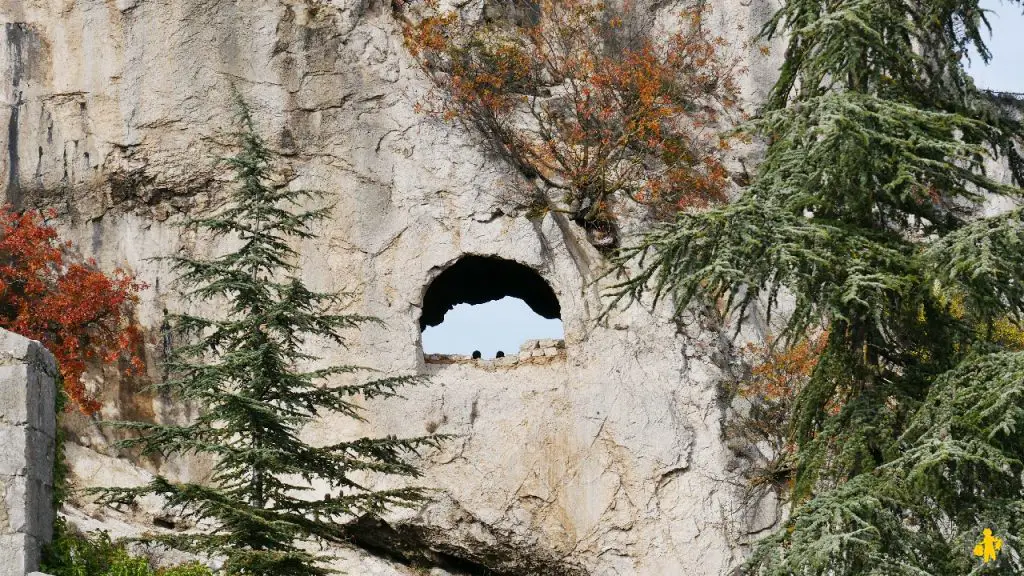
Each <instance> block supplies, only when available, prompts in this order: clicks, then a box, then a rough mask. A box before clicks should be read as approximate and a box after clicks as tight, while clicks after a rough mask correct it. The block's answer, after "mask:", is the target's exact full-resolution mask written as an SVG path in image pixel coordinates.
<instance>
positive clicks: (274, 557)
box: [100, 102, 439, 576]
mask: <svg viewBox="0 0 1024 576" xmlns="http://www.w3.org/2000/svg"><path fill="white" fill-rule="evenodd" d="M239 106H240V110H241V114H240V116H241V117H240V125H241V131H240V133H239V134H238V138H239V142H240V146H241V151H240V152H239V153H238V154H237V155H236V156H234V157H231V158H228V159H226V163H227V165H228V166H230V167H231V168H232V169H233V170H234V171H235V173H236V186H235V187H234V190H233V192H232V194H231V196H230V200H229V203H228V205H227V207H225V208H224V209H223V210H221V211H220V212H219V213H217V214H216V215H213V216H209V217H205V218H197V219H194V220H192V221H190V222H189V223H188V226H189V227H190V228H191V229H194V230H197V231H200V232H206V233H209V234H211V235H212V236H213V237H215V238H223V239H226V240H236V241H237V242H238V248H237V249H235V250H234V251H232V252H229V253H227V254H224V255H223V256H219V257H215V258H211V259H193V258H189V257H184V256H182V257H174V258H171V261H172V262H173V265H174V268H175V269H176V270H177V271H178V273H179V282H180V283H181V284H182V285H183V286H184V287H185V288H186V289H187V291H186V297H187V298H189V299H191V300H192V301H194V302H215V303H217V304H218V310H220V311H221V313H220V314H218V315H217V316H199V315H191V314H181V315H177V316H174V318H173V324H174V325H175V326H176V327H177V328H178V329H179V330H180V331H181V332H182V333H183V335H184V336H183V338H182V339H183V340H186V341H188V342H190V343H187V344H184V345H181V346H179V347H177V348H176V349H174V350H173V353H172V355H171V358H170V359H169V360H168V369H169V378H168V379H167V380H166V381H164V382H162V383H161V384H159V386H158V388H159V389H160V390H161V391H164V392H166V393H169V394H170V395H171V396H172V397H173V398H176V399H177V400H179V401H182V402H191V403H195V404H198V405H199V406H201V407H202V414H201V415H200V416H199V417H198V418H197V419H196V420H195V421H194V422H191V423H189V424H185V425H162V424H148V423H125V422H122V423H116V424H115V425H116V426H119V427H121V428H127V429H131V430H134V431H136V432H137V433H138V434H139V435H140V436H139V437H138V438H132V439H129V440H126V441H123V442H121V443H120V446H121V447H123V448H132V449H138V450H140V451H141V452H142V453H143V454H161V455H169V454H180V455H184V454H201V455H206V456H210V457H213V458H214V459H215V461H216V465H215V467H214V470H213V474H212V478H211V481H210V482H209V483H208V484H197V483H176V482H172V481H171V480H168V479H167V478H164V477H163V476H157V477H156V478H155V479H154V480H153V481H152V482H150V483H149V484H148V485H146V486H142V487H138V488H128V489H119V488H108V489H104V490H102V491H100V492H101V494H102V497H101V501H103V502H106V503H108V504H114V505H116V504H121V503H127V502H130V501H132V500H134V499H135V498H137V497H139V496H142V495H146V494H156V495H158V496H161V497H163V498H164V499H166V502H167V505H168V506H169V507H170V508H171V509H176V510H178V511H180V512H181V513H182V515H183V516H184V517H186V518H190V519H193V520H195V521H196V522H197V525H198V526H199V527H200V528H199V532H196V533H176V534H162V535H151V536H148V537H147V538H146V539H147V540H148V541H152V542H157V543H160V544H164V545H167V546H169V547H171V548H175V549H179V550H183V551H187V552H191V553H195V554H199V555H201V556H207V557H217V558H220V559H222V560H223V565H222V568H221V569H220V570H219V572H218V573H221V574H226V575H243V574H244V575H259V576H314V575H323V574H328V573H330V572H332V571H331V570H329V569H327V568H325V567H324V560H325V559H324V557H323V556H321V555H319V554H316V553H315V552H314V551H312V549H311V548H310V547H309V546H308V545H307V544H309V543H310V541H321V542H323V541H332V540H338V539H341V538H342V537H343V535H342V533H341V525H342V524H343V523H344V522H346V521H348V520H350V519H352V518H353V517H354V516H358V515H364V514H378V513H381V512H384V511H385V510H387V509H389V508H390V507H393V506H408V505H412V504H414V503H417V502H419V501H421V500H422V499H423V498H424V491H423V490H422V489H419V488H412V487H405V488H393V489H386V490H379V491H374V490H372V489H370V488H368V487H367V486H366V485H365V484H364V482H365V481H366V477H367V476H375V475H398V476H407V477H414V476H417V475H418V470H417V468H416V467H414V466H413V465H412V464H410V463H408V462H407V461H406V456H408V455H409V454H410V453H413V452H414V451H415V450H416V449H418V448H420V447H427V446H436V445H437V443H438V442H439V437H436V436H430V437H422V438H412V439H398V438H394V437H388V438H382V439H375V438H361V439H356V440H352V441H346V442H338V443H334V444H330V445H327V446H312V445H310V444H308V443H306V442H304V441H303V440H302V438H301V437H300V432H301V429H302V427H303V426H304V425H305V424H307V423H309V422H311V421H312V420H314V419H315V418H317V417H318V416H319V415H321V414H322V413H325V412H335V413H340V414H343V415H346V416H348V417H351V418H354V419H360V418H361V417H360V411H359V409H358V407H357V406H356V405H355V404H354V403H353V399H354V397H356V396H362V397H364V398H374V397H388V396H392V395H394V394H395V390H396V389H397V388H399V387H401V386H404V385H408V384H414V383H417V382H418V381H419V378H418V377H415V376H393V377H380V378H376V379H372V380H369V381H367V382H364V383H357V384H346V385H341V384H339V383H337V382H333V381H331V380H333V379H334V377H351V376H353V375H355V374H357V373H360V372H363V371H364V369H362V368H358V367H356V366H332V367H326V368H317V369H303V368H302V367H301V366H303V365H308V364H310V363H312V362H314V361H316V360H317V358H316V357H315V356H313V355H311V354H310V353H308V352H306V351H304V350H305V346H304V345H305V344H306V343H307V341H308V339H309V338H311V337H315V338H317V339H318V340H319V341H324V342H332V343H334V344H336V345H338V346H343V345H344V339H343V336H342V333H343V331H346V330H351V329H355V328H357V327H359V326H360V325H362V324H365V323H367V322H373V321H374V320H373V319H372V318H367V317H363V316H357V315H350V314H340V313H338V312H337V310H338V308H339V306H340V305H341V304H342V303H343V302H342V301H343V298H342V296H341V295H339V294H336V293H323V292H316V291H313V290H310V289H309V288H307V287H306V286H305V285H304V284H303V282H302V281H301V279H300V278H299V275H298V269H297V268H296V266H295V264H293V263H292V262H294V260H295V259H296V258H297V256H298V255H297V254H296V252H295V251H294V250H293V248H291V246H290V244H289V243H290V242H292V241H297V240H304V239H310V238H313V237H314V234H313V232H312V226H313V225H314V224H315V223H317V222H318V221H320V220H323V219H324V218H326V217H327V216H328V214H329V209H327V208H316V209H312V210H306V209H304V208H302V204H303V202H305V201H316V200H317V199H319V198H320V195H319V194H317V193H312V192H307V191H297V190H293V189H291V188H287V187H286V188H275V187H273V186H272V185H271V184H270V171H271V162H272V160H273V156H272V153H271V151H270V150H269V149H268V148H267V146H266V144H265V143H264V141H263V139H262V138H261V137H260V136H259V135H258V134H257V132H256V130H255V128H254V126H253V120H252V118H251V116H250V113H249V110H248V108H247V107H246V106H245V104H244V103H241V102H239ZM313 485H316V486H317V488H316V489H314V488H313Z"/></svg>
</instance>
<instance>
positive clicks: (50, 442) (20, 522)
mask: <svg viewBox="0 0 1024 576" xmlns="http://www.w3.org/2000/svg"><path fill="white" fill-rule="evenodd" d="M56 374H57V369H56V363H55V362H54V361H53V356H51V355H50V353H49V352H47V351H46V349H45V348H43V347H42V346H41V345H40V344H39V343H38V342H35V341H32V340H29V339H27V338H23V337H21V336H18V335H17V334H12V333H10V332H7V331H4V330H0V488H2V489H3V490H2V496H3V502H2V503H0V576H9V575H10V576H24V575H25V573H26V572H32V571H34V570H37V569H38V568H39V558H40V552H41V548H42V543H45V542H49V541H50V538H51V537H52V535H53V520H54V511H53V464H54V448H55V444H56V442H55V440H54V438H55V437H56V426H57V418H56V414H55V410H54V408H55V406H54V403H55V397H56V392H57V391H56V385H55V383H54V377H55V376H56Z"/></svg>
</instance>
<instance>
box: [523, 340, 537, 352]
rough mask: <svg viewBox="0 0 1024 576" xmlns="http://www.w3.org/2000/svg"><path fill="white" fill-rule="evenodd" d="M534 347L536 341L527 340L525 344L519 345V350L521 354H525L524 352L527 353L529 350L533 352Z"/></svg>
mask: <svg viewBox="0 0 1024 576" xmlns="http://www.w3.org/2000/svg"><path fill="white" fill-rule="evenodd" d="M536 347H537V341H536V340H527V341H526V342H523V343H522V344H520V345H519V350H520V351H522V352H526V351H529V350H533V349H535V348H536Z"/></svg>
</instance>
